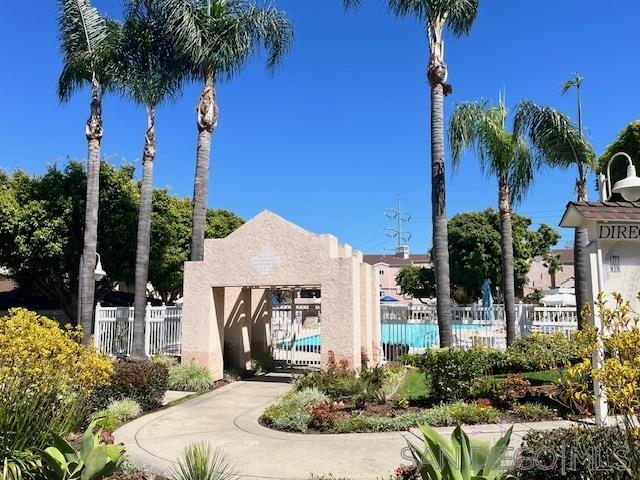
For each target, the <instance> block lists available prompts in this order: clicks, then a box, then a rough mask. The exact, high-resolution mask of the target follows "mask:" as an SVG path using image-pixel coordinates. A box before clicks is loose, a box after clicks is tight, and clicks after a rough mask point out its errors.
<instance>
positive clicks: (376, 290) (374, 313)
mask: <svg viewBox="0 0 640 480" xmlns="http://www.w3.org/2000/svg"><path fill="white" fill-rule="evenodd" d="M371 275H372V279H371V295H370V296H369V301H370V302H371V343H372V345H371V351H372V352H373V361H374V363H375V364H378V363H380V362H382V360H383V355H382V340H381V335H382V324H381V321H380V281H379V278H378V275H379V274H378V271H377V270H376V269H375V268H374V267H371Z"/></svg>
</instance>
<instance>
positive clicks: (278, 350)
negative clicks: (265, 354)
mask: <svg viewBox="0 0 640 480" xmlns="http://www.w3.org/2000/svg"><path fill="white" fill-rule="evenodd" d="M292 311H293V315H292ZM321 318H322V311H321V308H320V305H319V304H302V305H294V306H293V307H292V306H291V305H290V304H285V305H278V306H274V307H273V313H272V317H271V352H272V353H273V358H274V359H275V360H278V361H282V362H285V363H286V364H287V365H291V366H293V365H296V366H306V367H318V366H320V348H321V340H322V335H321V331H320V328H321V327H320V325H321Z"/></svg>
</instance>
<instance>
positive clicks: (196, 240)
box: [191, 74, 218, 261]
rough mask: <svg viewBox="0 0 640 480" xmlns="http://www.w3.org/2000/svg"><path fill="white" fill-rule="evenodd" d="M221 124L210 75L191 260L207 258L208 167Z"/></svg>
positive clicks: (201, 125) (203, 105)
mask: <svg viewBox="0 0 640 480" xmlns="http://www.w3.org/2000/svg"><path fill="white" fill-rule="evenodd" d="M217 124H218V106H217V105H216V87H215V83H214V81H213V75H212V74H209V75H207V78H206V80H205V84H204V87H203V89H202V93H201V94H200V101H199V103H198V150H197V156H196V175H195V181H194V184H193V230H192V233H191V260H192V261H200V260H202V259H203V258H204V235H205V227H206V223H207V194H208V192H209V163H210V159H211V135H212V133H213V131H214V130H215V128H216V126H217Z"/></svg>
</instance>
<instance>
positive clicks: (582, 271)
mask: <svg viewBox="0 0 640 480" xmlns="http://www.w3.org/2000/svg"><path fill="white" fill-rule="evenodd" d="M582 80H583V78H582V77H581V76H580V75H579V74H577V73H576V74H575V75H574V77H573V78H571V79H569V80H567V81H566V82H564V83H563V84H562V89H561V92H562V94H563V95H566V94H567V92H568V91H569V90H571V89H573V88H575V89H576V93H577V98H576V100H577V102H578V130H579V131H580V136H581V137H582V138H583V139H584V130H583V128H582ZM594 162H595V156H594ZM576 166H577V167H578V178H577V179H576V194H577V197H578V201H579V202H584V201H586V200H587V177H588V176H589V168H590V165H589V164H588V163H587V164H583V162H576ZM592 166H595V165H592ZM588 244H589V231H588V230H587V228H585V227H578V228H576V229H575V230H574V232H573V262H574V264H573V265H574V278H575V287H576V288H575V292H576V308H577V310H578V318H580V316H581V315H582V309H583V308H584V306H585V305H586V304H587V299H588V298H589V280H588V275H589V259H588V258H587V245H588Z"/></svg>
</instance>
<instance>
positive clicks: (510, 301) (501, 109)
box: [449, 99, 538, 345]
mask: <svg viewBox="0 0 640 480" xmlns="http://www.w3.org/2000/svg"><path fill="white" fill-rule="evenodd" d="M506 119H507V109H506V107H505V105H504V102H503V101H502V99H501V100H500V103H499V105H498V106H497V107H493V108H492V107H489V106H488V104H487V103H486V102H479V103H477V102H469V103H462V104H460V105H458V106H457V107H456V109H455V111H454V112H453V115H452V117H451V123H450V125H449V140H450V143H451V155H452V159H453V164H454V166H456V167H457V166H458V165H459V163H460V155H461V154H462V152H463V151H464V150H465V149H468V148H471V149H473V150H475V152H476V156H477V157H478V159H479V160H480V164H481V166H482V168H483V170H484V171H485V172H486V173H487V174H488V175H490V176H493V177H496V178H497V180H498V208H499V211H500V237H501V238H500V246H501V248H502V296H503V297H504V309H505V317H506V324H507V345H511V344H512V343H513V341H514V340H515V338H516V325H517V323H516V313H515V278H514V277H515V274H514V266H513V233H512V228H511V207H512V205H513V203H515V202H518V201H520V200H521V199H522V198H523V197H524V195H525V193H526V192H527V190H528V188H529V186H530V185H531V182H532V180H533V173H534V171H535V169H536V168H537V166H538V161H537V159H536V157H535V156H533V155H532V154H531V152H530V150H529V148H528V147H527V143H526V142H525V140H524V139H523V138H522V137H521V136H518V135H514V134H512V133H511V132H508V131H507V130H506V129H505V122H506Z"/></svg>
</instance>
